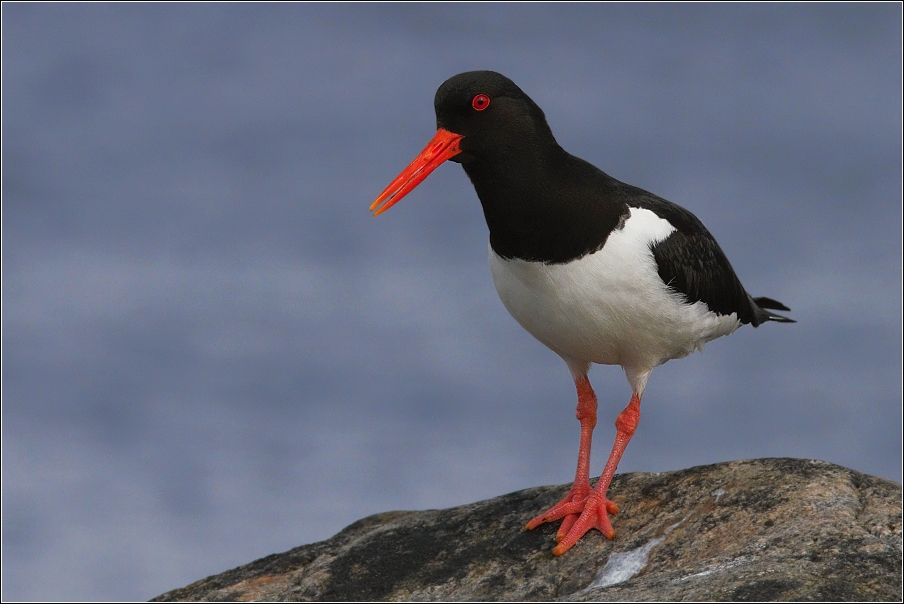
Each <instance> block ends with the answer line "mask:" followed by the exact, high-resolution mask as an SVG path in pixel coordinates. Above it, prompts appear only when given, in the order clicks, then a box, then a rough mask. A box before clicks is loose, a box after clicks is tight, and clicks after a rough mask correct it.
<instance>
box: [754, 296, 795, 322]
mask: <svg viewBox="0 0 904 604" xmlns="http://www.w3.org/2000/svg"><path fill="white" fill-rule="evenodd" d="M752 300H753V303H754V304H755V305H756V316H757V319H758V322H757V325H758V324H759V323H763V322H765V321H776V322H777V323H797V321H795V320H794V319H789V318H788V317H785V316H782V315H777V314H775V313H773V312H769V310H787V311H790V310H791V309H790V308H788V307H787V306H785V305H784V304H782V303H781V302H779V301H778V300H773V299H772V298H766V297H760V298H752ZM766 309H769V310H766Z"/></svg>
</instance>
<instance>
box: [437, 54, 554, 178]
mask: <svg viewBox="0 0 904 604" xmlns="http://www.w3.org/2000/svg"><path fill="white" fill-rule="evenodd" d="M433 105H434V107H435V109H436V125H437V128H442V129H445V130H449V131H450V132H454V133H456V134H460V135H462V136H463V137H464V138H463V139H462V140H461V144H460V147H461V153H459V154H458V155H456V156H455V157H452V158H451V160H452V161H454V162H459V163H463V164H464V163H469V162H471V161H474V160H477V159H492V158H496V159H499V158H501V157H502V156H505V155H508V154H510V153H512V152H514V151H516V150H519V151H520V152H524V151H525V150H527V149H528V148H534V149H536V148H537V147H539V148H543V147H548V146H553V147H557V146H558V145H557V144H556V141H555V138H553V135H552V131H551V130H550V129H549V126H548V125H547V123H546V116H544V115H543V110H542V109H540V107H538V106H537V104H536V103H534V102H533V101H532V100H531V98H530V97H529V96H527V95H526V94H524V91H523V90H521V89H520V88H518V86H517V85H516V84H515V83H514V82H512V81H511V80H510V79H508V78H507V77H505V76H504V75H502V74H500V73H496V72H495V71H468V72H465V73H460V74H458V75H457V76H453V77H451V78H449V79H448V80H446V81H445V82H443V84H442V86H440V87H439V90H437V91H436V97H435V98H434V101H433Z"/></svg>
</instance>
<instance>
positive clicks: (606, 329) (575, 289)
mask: <svg viewBox="0 0 904 604" xmlns="http://www.w3.org/2000/svg"><path fill="white" fill-rule="evenodd" d="M674 230H675V228H674V227H673V226H672V225H671V224H670V223H669V222H668V221H667V220H665V219H662V218H660V217H659V216H657V215H656V214H655V213H653V212H652V211H650V210H645V209H639V208H631V209H630V216H629V218H628V219H627V221H626V222H625V224H624V227H623V228H621V229H619V230H616V231H613V232H612V234H610V235H609V238H608V240H607V241H606V244H605V245H604V246H603V248H602V249H601V250H599V251H597V252H595V253H593V254H588V255H587V256H584V257H583V258H580V259H578V260H574V261H572V262H568V263H566V264H542V263H538V262H527V261H524V260H507V259H504V258H502V257H500V256H498V255H497V254H496V253H495V252H494V251H493V250H492V248H491V249H490V272H491V273H492V275H493V283H494V284H495V285H496V291H497V292H498V293H499V297H500V298H501V299H502V303H503V304H504V305H505V307H506V309H508V311H509V312H510V313H511V314H512V316H513V317H514V318H515V319H516V320H517V321H518V323H520V324H521V326H522V327H524V329H526V330H527V331H528V332H530V333H531V334H532V335H533V336H534V337H535V338H537V339H538V340H540V341H541V342H543V343H544V344H546V345H547V346H548V347H549V348H551V349H552V350H553V351H555V352H556V353H557V354H559V356H561V357H562V358H563V359H565V361H566V362H568V363H569V364H570V365H571V364H572V363H573V362H576V363H600V364H605V365H622V366H623V367H625V368H626V369H629V368H630V369H632V370H635V371H644V370H650V369H652V368H653V367H656V366H657V365H661V364H662V363H664V362H666V361H668V360H669V359H675V358H679V357H683V356H686V355H688V354H690V353H691V352H693V351H694V350H695V349H702V348H703V344H705V343H706V342H708V341H710V340H712V339H714V338H717V337H719V336H723V335H727V334H730V333H731V332H733V331H734V330H736V329H737V328H738V327H739V326H740V325H741V323H740V321H738V319H737V315H736V314H734V313H733V314H731V315H728V316H719V315H717V314H716V313H714V312H711V311H710V310H709V309H708V308H707V306H706V305H705V304H703V303H702V302H696V303H694V304H688V303H687V301H686V300H685V299H684V297H683V296H682V295H680V294H676V293H675V292H673V291H670V290H669V288H668V287H666V285H665V283H663V282H662V279H660V277H659V274H658V272H657V268H656V261H655V260H654V258H653V253H652V251H651V250H650V246H651V245H652V244H653V243H655V242H657V241H662V240H663V239H665V238H666V237H668V236H669V234H670V233H672V232H673V231H674Z"/></svg>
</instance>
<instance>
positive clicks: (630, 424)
mask: <svg viewBox="0 0 904 604" xmlns="http://www.w3.org/2000/svg"><path fill="white" fill-rule="evenodd" d="M639 420H640V395H639V394H637V392H635V393H634V394H633V395H632V396H631V402H629V403H628V406H627V407H625V409H624V410H623V411H622V412H621V413H619V415H618V418H617V419H616V420H615V428H616V430H617V432H616V435H615V444H614V445H612V452H611V453H609V460H608V461H607V462H606V467H605V468H603V473H602V475H601V476H600V480H599V482H598V483H596V487H595V488H594V489H593V492H591V493H590V494H589V495H588V496H587V498H586V499H585V500H584V501H583V502H581V504H582V505H581V507H582V511H581V514H580V516H579V517H578V518H577V520H575V521H572V522H571V523H569V526H568V530H567V531H566V533H567V534H565V535H564V536H563V537H562V538H561V539H558V535H556V537H557V540H558V542H559V544H558V545H557V546H556V547H555V548H554V549H553V550H552V553H553V554H555V555H556V556H561V555H562V554H564V553H565V552H566V551H568V550H569V549H570V548H571V546H573V545H574V544H575V543H577V542H578V540H579V539H580V538H581V537H583V536H584V533H586V532H587V531H589V530H590V529H591V528H596V529H598V530H599V531H600V532H601V533H603V534H604V535H606V537H608V538H609V539H612V538H613V537H615V530H614V529H613V528H612V524H611V523H610V522H609V514H616V513H618V506H617V505H615V503H613V502H612V501H610V500H609V499H607V498H606V491H608V490H609V484H610V483H611V482H612V477H613V476H615V470H616V469H617V468H618V462H619V461H620V460H621V456H622V453H624V452H625V447H627V446H628V441H630V440H631V436H632V435H633V434H634V430H635V429H636V428H637V422H638V421H639ZM569 512H570V510H569ZM562 527H563V528H564V527H565V522H563V523H562ZM560 532H561V530H560Z"/></svg>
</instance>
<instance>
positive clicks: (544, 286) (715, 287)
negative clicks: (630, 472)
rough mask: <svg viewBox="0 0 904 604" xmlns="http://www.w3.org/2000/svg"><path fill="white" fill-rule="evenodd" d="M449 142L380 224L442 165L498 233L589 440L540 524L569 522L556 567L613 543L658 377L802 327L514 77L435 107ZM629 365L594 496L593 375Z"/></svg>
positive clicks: (515, 294)
mask: <svg viewBox="0 0 904 604" xmlns="http://www.w3.org/2000/svg"><path fill="white" fill-rule="evenodd" d="M434 108H435V110H436V125H437V132H436V135H435V136H434V137H433V139H432V140H431V141H430V142H429V143H428V144H427V146H426V147H425V148H424V150H423V151H422V152H421V153H420V154H419V155H418V156H417V157H416V158H415V160H414V161H413V162H411V164H410V165H409V166H408V167H407V168H405V170H403V171H402V172H401V173H400V174H399V175H398V176H397V177H396V178H395V179H394V180H393V181H392V182H391V183H390V184H389V186H387V187H386V188H385V189H384V190H383V192H382V193H380V195H379V196H378V197H377V198H376V200H375V201H374V202H373V204H372V205H371V206H370V210H371V212H373V214H374V215H375V216H377V215H379V214H382V213H383V212H385V211H386V210H388V209H389V208H390V207H392V206H393V205H394V204H396V203H397V202H398V201H399V200H400V199H402V198H403V197H404V196H405V195H407V194H408V193H409V192H411V191H412V190H413V189H414V188H415V187H416V186H417V185H418V184H420V183H421V182H422V181H423V180H424V179H425V178H426V177H427V176H428V175H429V174H430V173H431V172H432V171H433V170H435V169H436V168H437V167H439V166H440V165H441V164H443V163H444V162H446V161H447V160H448V161H452V162H455V163H458V164H461V166H462V168H464V171H465V173H466V174H467V176H468V178H469V179H470V180H471V183H472V184H473V186H474V190H475V192H476V193H477V197H478V199H479V200H480V203H481V206H482V207H483V213H484V217H485V219H486V223H487V227H488V228H489V264H490V273H491V275H492V279H493V283H494V285H495V287H496V291H497V293H498V294H499V298H500V299H501V300H502V303H503V305H504V306H505V308H506V309H507V310H508V312H509V313H510V314H511V315H512V316H513V317H514V318H515V320H516V321H517V322H518V323H519V324H520V325H521V326H522V327H523V328H524V329H525V330H527V331H528V332H529V333H530V334H531V335H533V336H534V337H535V338H536V339H537V340H539V341H540V342H542V343H543V344H545V345H546V346H547V347H548V348H550V349H551V350H552V351H553V352H555V353H556V354H557V355H559V356H560V357H561V358H562V360H563V361H564V362H565V364H566V366H567V367H568V370H569V372H570V374H571V377H572V379H573V381H574V385H575V389H576V391H577V399H578V402H577V411H576V415H577V419H578V421H579V422H580V426H581V434H580V442H579V447H578V463H577V470H576V472H575V479H574V483H573V485H572V487H571V488H570V490H569V491H568V494H567V495H566V496H565V497H564V498H563V499H562V500H561V501H559V502H558V503H556V504H555V505H554V506H552V507H551V508H550V509H549V510H547V511H545V512H543V513H542V514H540V515H539V516H537V517H535V518H533V519H531V520H530V521H529V522H528V523H527V525H526V528H527V529H529V530H532V529H535V528H537V527H538V526H540V525H542V524H544V523H547V522H555V521H558V520H560V519H561V520H562V523H561V524H560V526H559V529H558V530H557V532H556V535H555V540H556V542H557V544H556V545H555V547H554V548H553V550H552V553H553V554H555V555H556V556H558V555H562V554H564V553H565V552H566V551H568V550H569V549H570V548H571V547H572V546H574V545H575V544H576V543H577V542H578V541H579V540H580V539H581V538H582V537H583V536H584V535H585V534H586V533H587V532H588V531H589V530H591V529H597V530H598V531H600V532H601V533H603V535H605V536H606V537H607V538H609V539H613V538H614V537H615V530H614V529H613V527H612V523H611V520H610V518H609V516H610V515H614V514H617V513H618V511H619V509H618V506H617V505H616V504H615V503H614V502H613V501H612V500H611V499H610V498H609V496H608V490H609V486H610V483H611V481H612V478H613V476H614V475H615V471H616V469H617V468H618V464H619V461H620V459H621V457H622V454H623V453H624V450H625V447H626V446H627V444H628V441H630V440H631V436H632V435H633V434H634V431H635V429H636V428H637V424H638V421H639V419H640V401H641V397H642V395H643V392H644V388H645V387H646V384H647V380H648V378H649V377H650V373H651V372H652V370H653V369H654V368H655V367H658V366H659V365H662V364H663V363H665V362H667V361H669V360H672V359H678V358H681V357H685V356H687V355H689V354H691V353H692V352H694V351H695V350H702V349H703V345H704V344H706V343H707V342H709V341H711V340H713V339H715V338H719V337H721V336H725V335H729V334H731V333H732V332H734V331H735V330H736V329H738V328H739V327H741V326H742V325H746V324H750V325H752V326H754V327H757V326H759V325H762V324H763V323H766V322H770V321H774V322H779V323H794V322H795V321H794V320H793V319H790V318H788V317H786V316H784V315H779V314H776V313H775V312H773V311H790V309H789V308H788V307H787V306H785V305H784V304H782V303H781V302H778V301H776V300H773V299H771V298H766V297H757V298H754V297H752V296H750V295H749V294H748V293H747V291H746V290H745V289H744V287H743V286H742V285H741V282H740V280H739V279H738V277H737V275H736V274H735V272H734V270H733V269H732V267H731V264H730V263H729V262H728V259H727V258H726V256H725V253H724V252H723V251H722V249H721V248H720V247H719V244H718V243H716V240H715V239H714V238H713V236H712V235H711V234H710V233H709V231H708V230H707V229H706V227H705V226H703V223H702V222H701V221H700V220H699V219H698V218H697V217H696V216H694V214H692V213H691V212H690V211H688V210H686V209H684V208H683V207H681V206H679V205H677V204H674V203H672V202H669V201H666V200H665V199H663V198H661V197H658V196H657V195H654V194H652V193H649V192H647V191H645V190H643V189H640V188H638V187H635V186H632V185H629V184H626V183H624V182H621V181H619V180H617V179H615V178H614V177H612V176H610V175H608V174H606V173H605V172H603V171H602V170H600V169H599V168H597V167H596V166H594V165H592V164H590V163H589V162H587V161H584V160H583V159H580V158H578V157H575V156H574V155H571V154H570V153H568V152H567V151H565V150H564V149H563V148H562V147H561V146H560V145H559V144H558V142H557V141H556V139H555V137H554V136H553V133H552V130H551V129H550V127H549V125H548V123H547V121H546V116H545V115H544V113H543V111H542V109H540V107H539V106H538V105H537V104H536V103H535V102H534V101H533V100H532V99H531V98H530V97H529V96H528V95H527V94H525V93H524V91H523V90H521V89H520V88H519V87H518V86H517V85H516V84H515V83H514V82H513V81H512V80H510V79H509V78H507V77H505V76H504V75H502V74H500V73H497V72H494V71H469V72H465V73H461V74H458V75H456V76H453V77H451V78H449V79H448V80H446V81H445V82H443V84H442V85H441V86H440V87H439V89H438V90H437V92H436V96H435V98H434ZM594 363H596V364H602V365H620V366H621V367H622V369H623V370H624V372H625V376H626V377H627V379H628V382H629V384H630V386H631V390H632V394H631V399H630V401H629V402H628V405H627V406H626V407H625V408H624V410H623V411H622V412H621V413H620V414H619V415H618V417H617V418H616V421H615V427H616V436H615V442H614V444H613V446H612V450H611V452H610V454H609V457H608V459H607V461H606V465H605V466H604V468H603V471H602V474H601V475H600V478H599V480H598V481H597V483H596V485H595V487H593V488H591V485H590V476H589V471H590V468H589V465H590V449H591V440H592V436H593V431H594V428H595V426H596V421H597V406H598V403H597V396H596V394H595V392H594V390H593V388H592V386H591V384H590V380H589V378H588V372H589V370H590V367H591V365H592V364H594Z"/></svg>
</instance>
